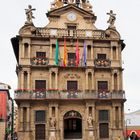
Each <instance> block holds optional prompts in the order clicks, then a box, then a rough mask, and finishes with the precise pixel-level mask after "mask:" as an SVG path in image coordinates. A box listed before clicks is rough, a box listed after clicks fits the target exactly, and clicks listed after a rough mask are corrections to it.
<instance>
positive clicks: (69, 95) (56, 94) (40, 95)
mask: <svg viewBox="0 0 140 140" xmlns="http://www.w3.org/2000/svg"><path fill="white" fill-rule="evenodd" d="M14 97H15V99H16V100H18V99H20V100H24V99H48V100H53V99H60V100H65V99H78V100H79V99H82V100H86V99H100V100H102V99H103V100H104V99H125V93H124V91H114V92H109V91H102V92H101V91H100V92H99V91H89V90H88V91H87V90H86V91H80V90H78V91H67V90H43V91H35V90H25V89H24V90H22V89H20V90H16V91H15V94H14Z"/></svg>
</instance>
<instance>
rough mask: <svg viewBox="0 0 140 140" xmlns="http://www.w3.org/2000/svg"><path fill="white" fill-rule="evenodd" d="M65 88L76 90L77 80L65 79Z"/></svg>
mask: <svg viewBox="0 0 140 140" xmlns="http://www.w3.org/2000/svg"><path fill="white" fill-rule="evenodd" d="M67 90H77V81H67Z"/></svg>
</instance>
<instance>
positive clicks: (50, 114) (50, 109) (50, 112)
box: [49, 106, 52, 119]
mask: <svg viewBox="0 0 140 140" xmlns="http://www.w3.org/2000/svg"><path fill="white" fill-rule="evenodd" d="M51 117H52V107H51V106H49V119H50V118H51Z"/></svg>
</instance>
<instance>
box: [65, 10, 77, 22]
mask: <svg viewBox="0 0 140 140" xmlns="http://www.w3.org/2000/svg"><path fill="white" fill-rule="evenodd" d="M67 19H68V20H69V21H75V20H76V14H75V13H74V12H70V13H69V14H68V15H67Z"/></svg>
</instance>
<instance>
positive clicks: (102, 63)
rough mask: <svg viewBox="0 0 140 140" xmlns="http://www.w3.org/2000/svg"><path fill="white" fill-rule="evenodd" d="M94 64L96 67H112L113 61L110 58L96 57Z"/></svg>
mask: <svg viewBox="0 0 140 140" xmlns="http://www.w3.org/2000/svg"><path fill="white" fill-rule="evenodd" d="M94 65H95V67H96V68H110V67H111V61H110V60H109V59H95V60H94Z"/></svg>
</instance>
